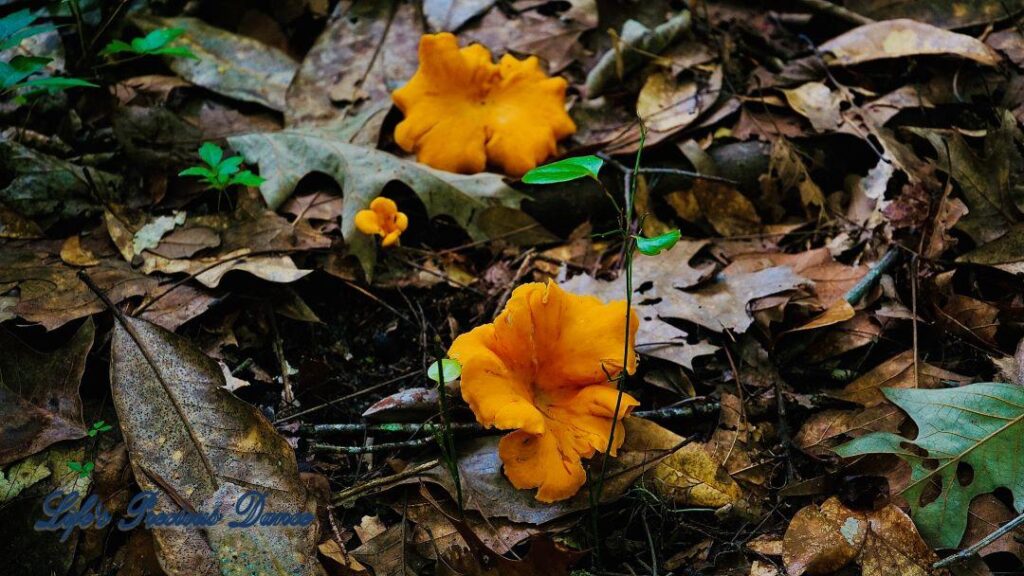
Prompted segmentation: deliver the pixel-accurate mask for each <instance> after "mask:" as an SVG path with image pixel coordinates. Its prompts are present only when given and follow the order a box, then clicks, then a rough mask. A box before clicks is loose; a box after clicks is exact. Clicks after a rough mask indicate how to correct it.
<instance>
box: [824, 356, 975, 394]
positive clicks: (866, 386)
mask: <svg viewBox="0 0 1024 576" xmlns="http://www.w3.org/2000/svg"><path fill="white" fill-rule="evenodd" d="M947 382H955V383H959V384H965V383H967V382H969V379H968V378H965V377H964V376H961V375H959V374H956V373H954V372H949V371H947V370H943V369H942V368H938V367H936V366H933V365H931V364H928V363H926V362H924V361H923V360H919V361H918V362H917V377H916V378H915V375H914V351H913V350H907V351H906V352H901V353H899V354H897V355H896V356H893V357H892V358H890V359H888V360H886V361H885V362H882V363H881V364H879V365H878V366H876V367H875V368H873V369H872V370H871V371H870V372H868V373H867V374H864V375H863V376H861V377H860V378H857V379H856V380H854V381H853V382H851V383H849V384H847V385H846V387H845V388H843V389H842V390H840V391H838V392H826V394H828V395H829V396H833V397H835V398H840V399H842V400H846V401H847V402H855V403H857V404H860V405H861V406H865V407H872V406H879V405H881V404H888V401H887V400H886V399H885V395H884V394H882V388H942V387H946V386H948V384H947Z"/></svg>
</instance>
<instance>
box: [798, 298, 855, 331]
mask: <svg viewBox="0 0 1024 576" xmlns="http://www.w3.org/2000/svg"><path fill="white" fill-rule="evenodd" d="M856 314H857V311H856V310H854V309H853V306H851V305H850V303H849V302H847V301H846V300H839V301H837V302H836V303H835V304H833V305H832V306H830V307H829V308H828V310H825V311H824V312H822V313H821V314H819V315H818V316H815V317H814V318H812V319H811V320H809V321H808V322H807V323H806V324H802V325H800V326H798V327H796V328H793V329H792V330H790V332H802V331H804V330H816V329H818V328H824V327H825V326H831V325H833V324H838V323H840V322H846V321H847V320H849V319H850V318H853V317H854V316H855V315H856Z"/></svg>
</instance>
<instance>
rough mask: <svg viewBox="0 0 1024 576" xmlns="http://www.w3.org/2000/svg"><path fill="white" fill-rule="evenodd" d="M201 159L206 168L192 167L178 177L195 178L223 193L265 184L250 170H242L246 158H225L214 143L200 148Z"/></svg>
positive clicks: (222, 151) (262, 179)
mask: <svg viewBox="0 0 1024 576" xmlns="http://www.w3.org/2000/svg"><path fill="white" fill-rule="evenodd" d="M199 158H200V159H202V161H203V162H204V163H205V164H206V165H205V166H198V165H197V166H191V167H189V168H186V169H184V170H182V171H181V172H178V176H194V177H196V178H199V179H201V180H203V181H204V182H206V184H207V186H209V187H210V188H213V189H214V190H218V191H221V192H223V191H224V190H227V189H228V188H229V187H231V186H235V185H238V186H259V185H260V184H262V183H263V182H264V178H261V177H260V176H257V175H255V174H253V173H252V172H250V171H249V170H242V163H243V162H245V158H243V157H241V156H231V157H230V158H224V150H222V149H221V147H220V146H217V145H216V144H214V143H213V142H206V143H204V144H203V145H202V146H200V147H199Z"/></svg>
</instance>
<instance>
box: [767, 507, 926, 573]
mask: <svg viewBox="0 0 1024 576" xmlns="http://www.w3.org/2000/svg"><path fill="white" fill-rule="evenodd" d="M782 546H783V561H784V562H785V564H786V572H787V573H788V574H790V575H791V576H800V575H801V574H805V573H806V574H828V573H831V572H835V571H837V570H839V569H841V568H842V567H844V566H846V565H847V564H849V563H850V562H851V561H853V560H856V561H857V563H858V564H860V566H861V572H862V574H864V576H891V575H893V574H900V575H901V576H904V575H905V576H939V575H941V574H945V571H944V570H934V569H932V567H931V566H932V564H934V563H935V562H936V561H938V556H936V555H935V552H933V551H932V550H931V548H929V547H928V545H927V544H926V543H925V542H924V540H922V539H921V536H920V535H919V534H918V533H917V530H916V529H915V527H914V523H913V522H912V521H911V520H910V518H909V517H907V515H906V514H904V513H903V512H902V511H901V510H900V509H899V508H897V507H896V506H894V505H892V504H889V505H887V506H885V507H884V508H882V509H880V510H875V511H867V512H859V511H855V510H850V509H849V508H847V507H846V506H844V505H843V504H842V503H841V502H840V501H839V499H838V498H836V497H835V496H833V497H832V498H829V499H828V500H826V501H825V502H824V503H822V504H821V506H820V508H819V507H817V506H813V505H811V506H807V507H805V508H802V509H801V510H800V511H798V512H797V513H796V515H795V516H794V517H793V520H792V521H791V522H790V524H789V528H787V529H786V535H785V537H784V539H783V543H782Z"/></svg>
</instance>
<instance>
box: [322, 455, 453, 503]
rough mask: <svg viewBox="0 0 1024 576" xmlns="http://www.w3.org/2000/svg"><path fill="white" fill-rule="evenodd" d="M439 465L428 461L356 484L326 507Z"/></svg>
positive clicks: (343, 491)
mask: <svg viewBox="0 0 1024 576" xmlns="http://www.w3.org/2000/svg"><path fill="white" fill-rule="evenodd" d="M440 463H441V461H440V460H438V459H437V458H434V459H433V460H428V461H426V462H424V463H422V464H417V465H416V466H412V467H410V468H406V469H405V470H402V471H401V472H399V473H397V474H392V475H391V476H384V477H382V478H375V479H373V480H370V481H368V482H363V483H362V484H356V485H355V486H353V487H351V488H346V489H345V490H342V491H341V492H338V493H337V494H335V495H334V496H333V497H332V498H331V505H330V506H328V508H335V507H337V506H339V505H341V504H342V503H344V502H346V501H348V500H351V499H353V498H355V497H356V496H360V495H362V494H365V493H367V492H370V491H371V490H375V489H377V488H381V487H384V486H390V485H393V484H395V483H397V482H401V481H402V480H405V479H407V478H413V477H415V476H419V475H421V474H423V473H424V472H426V471H428V470H431V469H433V468H436V467H437V465H438V464H440Z"/></svg>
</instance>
